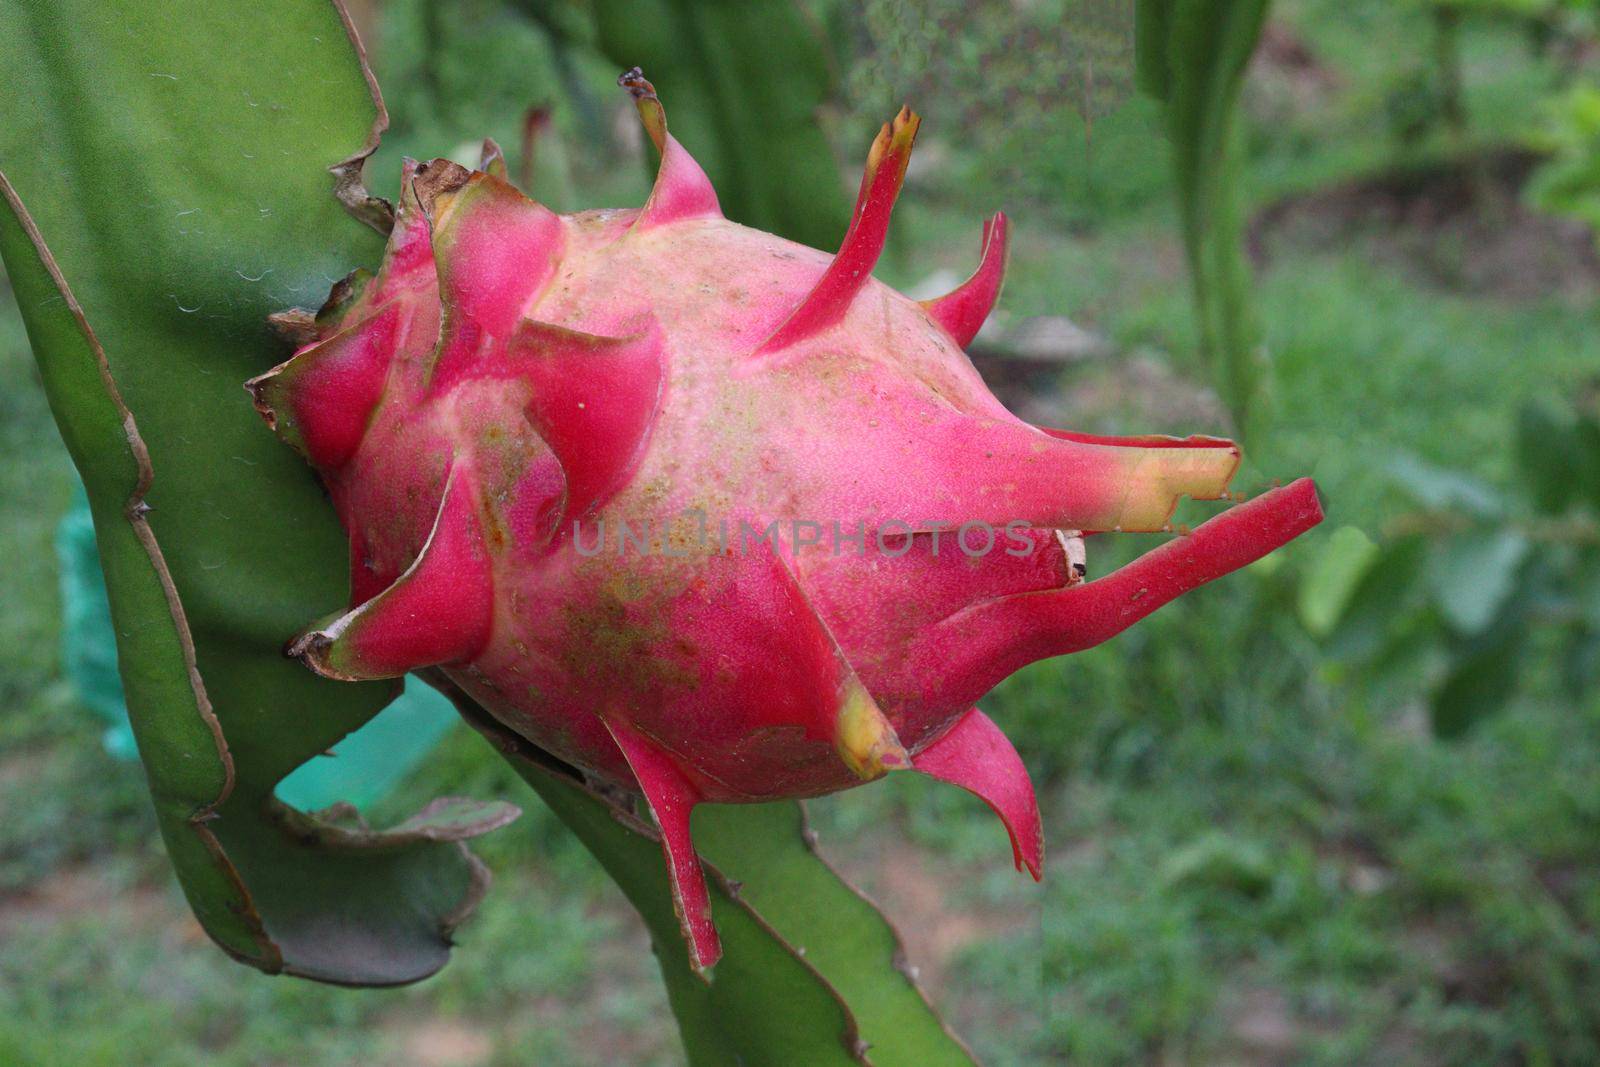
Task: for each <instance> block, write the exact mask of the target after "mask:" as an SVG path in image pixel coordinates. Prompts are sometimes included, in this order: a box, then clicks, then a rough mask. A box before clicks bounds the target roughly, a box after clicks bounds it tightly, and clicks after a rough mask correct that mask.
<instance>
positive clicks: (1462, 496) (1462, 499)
mask: <svg viewBox="0 0 1600 1067" xmlns="http://www.w3.org/2000/svg"><path fill="white" fill-rule="evenodd" d="M1384 467H1385V470H1386V472H1387V473H1388V475H1389V476H1390V478H1392V479H1393V480H1394V482H1395V484H1396V485H1397V486H1399V487H1400V488H1401V489H1402V490H1404V491H1405V493H1406V494H1407V495H1408V496H1410V497H1411V498H1412V499H1413V500H1415V501H1416V502H1417V503H1419V504H1421V505H1422V506H1423V507H1425V508H1429V509H1430V510H1433V511H1460V512H1465V513H1466V514H1467V515H1470V516H1472V517H1473V518H1478V519H1497V518H1499V517H1500V516H1501V515H1502V514H1503V513H1504V511H1505V506H1504V504H1503V503H1502V501H1501V499H1500V494H1499V493H1498V492H1496V491H1495V489H1494V487H1493V486H1491V485H1490V484H1489V483H1488V482H1485V481H1483V480H1482V479H1480V478H1475V477H1473V476H1472V475H1470V474H1466V473H1464V472H1462V471H1455V470H1447V469H1445V468H1443V467H1435V466H1434V465H1433V464H1431V463H1427V462H1424V461H1423V460H1421V459H1418V458H1417V457H1416V456H1413V455H1411V454H1410V453H1408V452H1397V453H1395V454H1394V455H1393V456H1391V457H1390V458H1389V460H1388V462H1386V463H1385V464H1384Z"/></svg>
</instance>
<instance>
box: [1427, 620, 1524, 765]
mask: <svg viewBox="0 0 1600 1067" xmlns="http://www.w3.org/2000/svg"><path fill="white" fill-rule="evenodd" d="M1521 666H1522V641H1521V640H1520V639H1513V640H1511V641H1508V642H1507V643H1505V644H1503V645H1498V646H1483V647H1478V648H1475V649H1474V650H1473V651H1471V652H1469V653H1468V654H1466V655H1464V656H1462V657H1460V658H1459V659H1457V660H1456V661H1455V663H1453V664H1452V665H1451V667H1450V672H1449V673H1448V674H1447V675H1446V676H1445V679H1444V681H1443V682H1442V683H1440V685H1439V687H1438V688H1437V689H1435V690H1434V692H1433V697H1432V699H1431V700H1430V701H1429V703H1428V713H1429V717H1430V720H1431V722H1432V725H1433V733H1434V736H1435V737H1439V738H1443V739H1445V740H1450V739H1454V738H1458V737H1461V736H1462V735H1463V734H1465V733H1466V732H1467V731H1468V730H1470V729H1471V728H1472V727H1473V726H1475V725H1477V724H1478V723H1479V722H1482V721H1483V720H1484V719H1487V718H1489V717H1490V716H1491V715H1494V714H1496V713H1498V712H1499V711H1500V710H1501V709H1503V708H1504V707H1505V706H1506V704H1508V703H1509V702H1510V700H1511V697H1512V696H1513V695H1514V694H1515V693H1516V689H1517V675H1518V673H1519V671H1520V668H1521Z"/></svg>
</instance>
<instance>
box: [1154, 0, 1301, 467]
mask: <svg viewBox="0 0 1600 1067" xmlns="http://www.w3.org/2000/svg"><path fill="white" fill-rule="evenodd" d="M1269 2H1270V0H1234V2H1222V0H1138V7H1137V10H1136V13H1135V23H1134V28H1135V35H1136V39H1135V42H1134V51H1135V55H1136V63H1137V68H1138V75H1139V82H1140V85H1141V86H1142V87H1144V88H1145V90H1146V91H1147V92H1150V93H1151V94H1152V95H1153V96H1155V97H1156V98H1157V99H1159V100H1161V101H1162V102H1163V103H1164V104H1165V105H1166V125H1167V135H1168V137H1169V139H1170V140H1171V142H1172V152H1173V167H1174V172H1175V175H1176V177H1177V190H1178V209H1179V214H1180V215H1181V217H1182V221H1183V242H1184V250H1185V252H1186V254H1187V256H1188V259H1189V273H1190V281H1191V285H1192V288H1193V291H1194V302H1195V313H1196V318H1197V319H1198V323H1199V332H1200V348H1201V354H1202V355H1203V356H1204V358H1205V360H1206V364H1207V369H1208V371H1209V372H1210V374H1211V376H1212V380H1213V384H1214V385H1215V387H1216V389H1217V392H1218V393H1219V394H1220V395H1221V397H1222V400H1223V402H1224V403H1225V404H1226V405H1227V406H1228V410H1229V412H1230V413H1231V414H1232V416H1233V421H1234V425H1235V428H1236V429H1237V430H1238V432H1239V433H1240V434H1241V435H1245V436H1248V432H1247V431H1248V427H1249V423H1250V419H1251V417H1252V416H1253V415H1259V411H1258V409H1259V407H1260V405H1261V402H1262V400H1263V398H1264V393H1265V390H1266V371H1267V362H1266V353H1265V350H1264V348H1263V346H1262V339H1261V328H1260V324H1259V322H1258V321H1257V318H1256V312H1255V308H1254V303H1253V295H1252V282H1251V278H1250V267H1249V264H1248V263H1247V262H1246V260H1245V257H1244V248H1243V226H1242V220H1241V218H1240V215H1239V205H1238V186H1239V174H1238V151H1237V149H1236V148H1235V146H1234V145H1233V143H1232V142H1233V137H1234V115H1235V112H1236V111H1237V105H1238V100H1239V89H1240V86H1241V85H1242V84H1243V81H1244V71H1245V67H1246V65H1247V64H1248V63H1249V61H1250V56H1251V53H1253V52H1254V51H1255V47H1256V39H1257V38H1258V37H1259V36H1260V35H1261V27H1262V25H1263V24H1264V23H1265V21H1266V14H1267V8H1268V6H1269Z"/></svg>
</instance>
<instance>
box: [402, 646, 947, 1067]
mask: <svg viewBox="0 0 1600 1067" xmlns="http://www.w3.org/2000/svg"><path fill="white" fill-rule="evenodd" d="M429 680H430V681H432V682H434V683H435V684H437V685H438V686H439V687H440V689H441V690H443V691H444V692H445V693H446V694H447V695H448V696H450V697H451V699H453V700H455V701H456V702H457V706H458V707H460V708H461V709H462V712H463V714H464V715H465V716H466V717H467V719H468V721H469V722H471V723H472V725H473V726H474V727H476V728H477V729H478V730H479V731H480V732H481V733H483V734H484V736H485V737H487V738H488V739H489V740H490V742H491V743H493V744H494V745H495V746H496V748H498V749H499V750H500V751H501V753H502V754H503V755H504V756H505V757H506V758H507V759H508V760H509V761H510V762H511V765H512V766H513V767H514V768H515V769H516V770H517V773H518V774H520V775H521V776H522V777H523V779H524V780H525V781H527V783H528V784H529V785H530V786H532V787H533V789H534V791H535V792H537V793H538V794H539V795H540V796H541V797H542V798H543V799H544V800H545V802H546V803H547V804H549V805H550V807H551V808H552V809H553V810H554V811H555V812H556V814H557V815H558V816H559V817H560V818H561V820H562V821H563V822H564V823H566V825H567V826H568V828H570V829H571V830H572V831H573V832H574V833H575V834H577V836H578V838H579V839H580V840H581V841H582V842H583V843H584V845H585V846H586V847H587V848H588V849H589V851H590V852H592V853H593V854H594V855H595V857H596V858H597V859H598V860H599V861H600V863H601V865H602V866H604V867H605V869H606V871H607V872H608V873H609V874H610V875H611V877H612V878H613V879H614V880H615V881H616V883H617V885H618V886H619V887H620V888H621V890H622V892H623V894H624V895H626V896H627V898H628V900H629V901H630V902H631V903H632V904H633V906H634V907H635V908H636V909H637V910H638V912H639V914H640V915H641V916H642V917H643V918H644V921H645V925H646V926H647V927H648V928H649V930H650V937H651V941H652V943H653V945H654V948H655V953H656V958H657V961H658V962H659V963H660V965H661V973H662V976H663V978H664V979H665V980H666V984H667V993H668V997H669V999H670V1001H671V1004H672V1010H673V1012H674V1014H676V1016H677V1018H678V1026H679V1029H680V1030H681V1032H682V1034H683V1041H684V1046H685V1049H686V1050H687V1052H688V1054H689V1061H690V1063H692V1064H694V1065H695V1067H701V1065H718V1067H720V1065H723V1064H727V1065H735V1064H747V1065H755V1064H772V1065H774V1067H786V1065H788V1064H798V1063H804V1064H807V1065H811V1064H817V1065H826V1064H833V1063H839V1064H848V1063H864V1062H868V1061H867V1059H866V1056H868V1055H870V1062H871V1063H873V1064H875V1065H876V1067H896V1065H905V1067H944V1065H947V1064H948V1065H968V1064H972V1063H973V1062H974V1061H973V1059H972V1057H971V1054H970V1053H969V1052H968V1051H967V1050H966V1048H965V1047H964V1046H963V1045H962V1044H961V1043H960V1041H958V1040H957V1039H956V1038H955V1037H954V1036H953V1035H952V1034H950V1032H949V1031H948V1030H946V1029H945V1028H944V1026H943V1024H942V1023H941V1022H940V1020H939V1017H938V1016H937V1015H936V1014H935V1013H934V1011H933V1009H932V1008H931V1007H930V1006H929V1005H928V1003H927V1001H926V1000H925V999H924V998H923V995H922V993H921V991H920V990H919V989H918V988H917V986H916V983H915V982H914V981H913V979H912V978H911V977H910V976H909V975H908V974H907V973H905V971H904V970H903V969H902V968H903V962H902V957H903V952H902V948H901V945H900V941H899V938H898V936H897V935H896V934H895V932H894V929H893V928H892V927H891V926H890V925H889V924H888V922H887V921H886V920H885V919H884V918H883V916H882V915H881V914H880V913H879V912H878V910H877V908H875V907H874V906H873V905H872V904H871V903H870V902H869V901H867V900H866V898H864V897H862V896H861V895H860V894H859V893H858V892H856V890H855V889H854V888H852V887H851V886H850V885H849V884H848V883H846V882H845V881H844V880H843V879H841V878H840V877H839V876H838V875H837V874H836V873H835V872H834V871H833V870H832V869H831V868H830V867H828V866H827V865H826V864H824V863H823V862H822V861H821V859H820V858H819V857H818V856H817V855H816V853H815V851H814V850H813V847H812V843H811V834H810V832H809V831H808V830H807V828H806V824H805V814H804V811H803V809H802V807H801V805H800V804H798V803H796V802H792V801H790V802H783V803H774V804H748V805H746V804H740V805H721V804H710V805H703V806H701V807H699V808H697V809H696V810H695V814H694V826H693V832H694V839H695V844H696V846H697V848H698V849H699V851H700V853H701V856H702V857H703V859H704V860H705V861H706V863H707V868H706V873H707V883H708V885H709V886H710V889H711V898H712V904H711V906H712V915H713V918H714V919H715V921H716V924H717V930H718V932H719V934H720V935H721V938H722V948H723V957H722V960H721V961H720V962H719V963H718V964H717V965H716V967H715V968H713V969H712V971H711V973H710V975H709V976H708V977H707V978H701V977H699V976H698V975H696V974H695V973H694V972H693V971H692V970H690V968H689V963H688V953H687V951H686V948H685V945H684V940H683V933H682V930H681V927H680V926H679V923H678V919H677V916H676V915H675V914H674V912H673V903H672V893H671V889H670V888H669V885H668V881H667V871H666V865H665V862H664V861H663V859H662V855H661V845H660V840H659V837H658V836H657V834H656V831H655V828H654V827H653V826H652V825H650V824H649V823H647V822H645V821H644V820H642V819H641V818H640V817H639V816H637V815H636V814H635V813H633V812H632V811H631V810H629V809H623V808H619V807H617V806H615V802H614V800H607V799H605V798H603V797H602V796H601V795H599V794H597V793H595V792H593V791H592V790H590V789H589V788H588V787H586V786H584V785H582V784H581V783H580V782H578V781H577V780H576V778H575V776H574V775H573V773H572V772H571V769H570V768H565V767H563V766H561V765H559V764H557V763H555V761H553V760H551V759H550V757H549V756H547V755H545V754H544V753H542V752H540V751H539V750H537V749H535V748H533V747H532V746H530V745H529V744H528V743H527V742H526V741H523V740H522V739H520V738H518V737H516V736H515V735H514V734H512V733H510V732H509V731H507V730H505V729H504V728H502V727H500V726H498V725H497V724H496V723H495V722H494V721H493V720H492V719H491V718H490V717H489V716H488V715H487V714H486V713H484V712H483V711H482V710H481V709H478V708H477V707H476V705H474V704H473V703H472V702H471V699H470V698H468V697H466V696H465V695H464V694H463V693H462V692H461V690H460V689H459V688H457V687H456V686H454V685H452V684H451V683H450V682H449V681H448V680H447V679H445V678H443V677H442V676H439V675H437V674H436V673H433V672H430V675H429Z"/></svg>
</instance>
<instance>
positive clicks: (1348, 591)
mask: <svg viewBox="0 0 1600 1067" xmlns="http://www.w3.org/2000/svg"><path fill="white" fill-rule="evenodd" d="M1379 555H1380V552H1379V550H1378V546H1377V545H1375V544H1373V543H1372V539H1371V538H1370V537H1368V536H1367V535H1366V534H1365V533H1363V532H1362V531H1361V530H1360V529H1358V528H1357V527H1354V526H1341V527H1339V528H1338V529H1337V530H1335V531H1333V534H1332V536H1330V537H1329V538H1328V540H1327V541H1326V542H1325V543H1324V544H1323V546H1322V551H1321V552H1320V553H1319V554H1318V555H1317V557H1316V559H1314V560H1312V562H1311V567H1310V569H1309V570H1308V571H1307V572H1306V576H1305V578H1304V579H1303V580H1302V581H1301V583H1300V591H1299V598H1298V600H1297V606H1298V607H1299V610H1300V621H1301V623H1302V624H1303V625H1304V626H1305V628H1306V629H1307V630H1308V631H1310V632H1311V633H1312V634H1313V635H1315V636H1317V637H1327V636H1328V635H1329V634H1330V633H1332V632H1333V628H1334V626H1335V625H1337V624H1338V622H1339V619H1340V617H1341V616H1343V615H1344V609H1345V606H1346V605H1347V604H1348V603H1349V602H1350V598H1351V597H1352V596H1353V595H1354V594H1355V591H1356V587H1357V586H1358V585H1359V584H1360V583H1361V579H1362V577H1363V576H1364V575H1365V574H1366V573H1367V571H1368V570H1369V569H1370V568H1371V567H1372V565H1373V564H1374V563H1376V562H1377V559H1378V556H1379Z"/></svg>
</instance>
